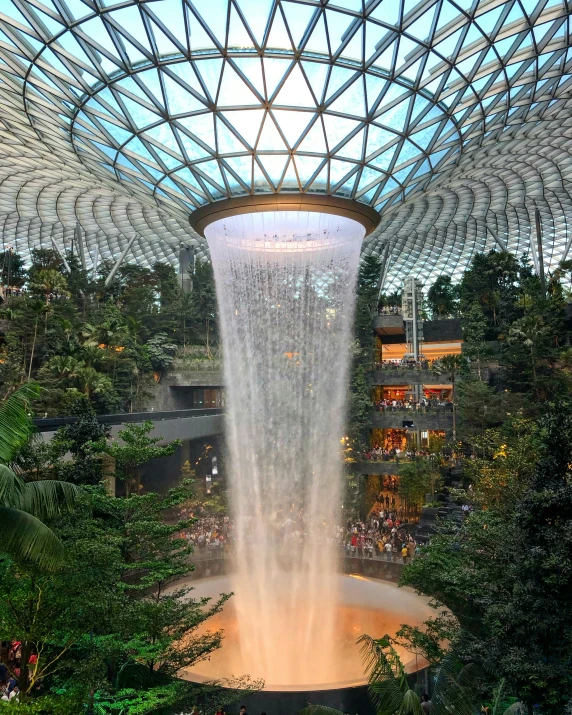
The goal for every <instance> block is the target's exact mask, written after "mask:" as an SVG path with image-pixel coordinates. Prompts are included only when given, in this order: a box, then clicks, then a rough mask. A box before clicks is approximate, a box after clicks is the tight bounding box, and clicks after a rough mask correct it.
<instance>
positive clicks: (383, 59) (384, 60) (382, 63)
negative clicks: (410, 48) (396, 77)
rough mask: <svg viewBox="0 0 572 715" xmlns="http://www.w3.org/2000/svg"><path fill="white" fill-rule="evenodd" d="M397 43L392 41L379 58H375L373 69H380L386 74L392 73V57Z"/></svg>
mask: <svg viewBox="0 0 572 715" xmlns="http://www.w3.org/2000/svg"><path fill="white" fill-rule="evenodd" d="M397 46H398V42H397V40H394V41H393V42H392V43H391V45H389V47H386V48H385V50H384V51H383V52H382V53H381V55H379V57H376V59H375V61H374V63H373V66H374V67H380V68H381V69H383V70H385V71H386V72H392V71H393V68H394V61H393V58H394V55H395V51H396V49H397Z"/></svg>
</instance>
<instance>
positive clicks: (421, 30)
mask: <svg viewBox="0 0 572 715" xmlns="http://www.w3.org/2000/svg"><path fill="white" fill-rule="evenodd" d="M438 6H439V4H438V3H435V5H433V7H431V8H429V10H427V12H424V13H423V15H421V17H420V18H418V19H417V20H415V22H413V23H411V25H409V27H406V28H405V32H406V33H407V34H408V35H410V36H411V37H413V38H414V39H415V40H418V41H419V42H427V40H428V39H429V34H430V32H431V27H432V25H433V18H434V17H435V11H436V10H437V8H438Z"/></svg>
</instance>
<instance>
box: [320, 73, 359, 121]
mask: <svg viewBox="0 0 572 715" xmlns="http://www.w3.org/2000/svg"><path fill="white" fill-rule="evenodd" d="M328 111H331V112H339V113H340V114H350V115H352V116H355V117H365V115H366V107H365V96H364V89H363V78H362V75H360V76H359V77H358V79H357V80H355V81H354V82H353V84H351V85H350V86H349V87H348V88H347V89H346V90H345V91H344V92H343V94H341V95H340V96H339V97H338V98H337V99H336V100H334V102H332V104H330V106H329V107H328Z"/></svg>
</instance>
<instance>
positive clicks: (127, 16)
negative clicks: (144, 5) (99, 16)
mask: <svg viewBox="0 0 572 715" xmlns="http://www.w3.org/2000/svg"><path fill="white" fill-rule="evenodd" d="M104 17H105V16H104ZM109 17H110V18H112V19H113V20H115V21H116V22H117V24H118V25H119V26H120V27H121V28H122V29H123V28H124V29H125V31H126V32H127V33H128V34H129V35H131V37H133V39H135V40H136V41H137V42H138V43H139V44H140V45H142V47H144V48H145V49H146V50H147V52H149V53H150V54H151V46H150V45H149V38H148V37H147V32H146V30H145V26H144V25H143V20H142V19H141V13H140V12H139V7H138V6H133V5H132V6H131V7H125V8H122V9H121V10H113V11H112V12H110V13H109ZM106 19H107V18H106Z"/></svg>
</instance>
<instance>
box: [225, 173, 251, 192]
mask: <svg viewBox="0 0 572 715" xmlns="http://www.w3.org/2000/svg"><path fill="white" fill-rule="evenodd" d="M221 171H222V173H223V174H224V176H225V179H226V183H227V184H228V187H229V189H230V191H231V193H232V194H235V195H236V194H242V193H244V191H245V188H244V186H243V185H242V184H241V183H240V181H238V179H237V178H236V176H235V175H234V173H233V172H232V171H230V169H228V168H226V167H225V166H221ZM249 190H250V189H249Z"/></svg>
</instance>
